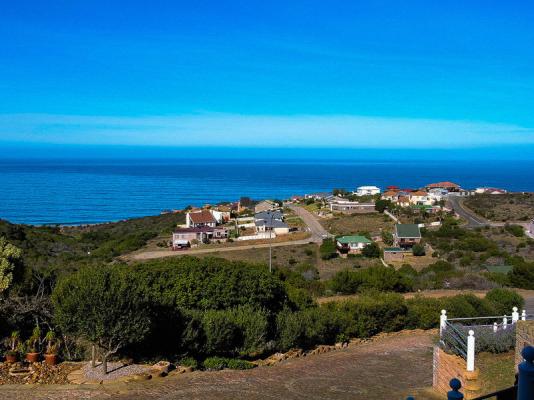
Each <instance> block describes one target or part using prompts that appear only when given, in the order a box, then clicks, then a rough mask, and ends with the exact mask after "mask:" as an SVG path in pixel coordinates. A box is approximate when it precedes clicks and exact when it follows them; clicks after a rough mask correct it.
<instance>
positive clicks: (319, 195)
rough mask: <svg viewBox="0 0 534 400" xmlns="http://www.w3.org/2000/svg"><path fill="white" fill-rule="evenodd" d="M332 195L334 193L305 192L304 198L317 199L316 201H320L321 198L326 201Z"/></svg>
mask: <svg viewBox="0 0 534 400" xmlns="http://www.w3.org/2000/svg"><path fill="white" fill-rule="evenodd" d="M331 196H332V193H328V192H319V193H310V194H305V195H304V198H305V199H313V200H316V201H320V200H325V201H326V200H327V199H328V198H330V197H331Z"/></svg>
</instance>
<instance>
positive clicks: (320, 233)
mask: <svg viewBox="0 0 534 400" xmlns="http://www.w3.org/2000/svg"><path fill="white" fill-rule="evenodd" d="M285 206H286V207H287V208H289V209H290V210H292V211H293V212H294V213H295V214H297V215H298V216H299V217H300V218H302V220H303V221H304V223H305V224H306V225H307V226H308V229H309V230H310V232H311V234H312V240H313V241H314V242H317V243H321V242H322V241H323V237H330V236H331V235H330V234H329V233H328V231H327V230H326V229H324V228H323V226H322V225H321V224H320V223H319V221H317V218H316V217H315V215H313V214H312V213H311V212H309V211H308V210H306V209H305V208H304V207H300V206H297V205H295V204H285Z"/></svg>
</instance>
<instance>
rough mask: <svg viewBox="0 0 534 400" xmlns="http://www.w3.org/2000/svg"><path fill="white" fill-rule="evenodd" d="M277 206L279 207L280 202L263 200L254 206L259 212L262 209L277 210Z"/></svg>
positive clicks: (255, 210)
mask: <svg viewBox="0 0 534 400" xmlns="http://www.w3.org/2000/svg"><path fill="white" fill-rule="evenodd" d="M277 208H279V207H278V204H276V203H275V202H274V201H271V200H263V201H260V202H259V203H258V204H256V205H255V206H254V212H255V213H259V212H262V211H270V210H276V209H277Z"/></svg>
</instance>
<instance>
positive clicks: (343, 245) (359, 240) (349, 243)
mask: <svg viewBox="0 0 534 400" xmlns="http://www.w3.org/2000/svg"><path fill="white" fill-rule="evenodd" d="M371 243H373V242H372V241H371V240H369V239H367V238H366V237H365V236H359V235H350V236H341V237H338V238H337V239H336V247H337V249H338V251H339V252H340V253H341V254H347V253H350V254H355V253H360V252H361V251H362V249H363V248H364V247H366V246H369V245H370V244H371Z"/></svg>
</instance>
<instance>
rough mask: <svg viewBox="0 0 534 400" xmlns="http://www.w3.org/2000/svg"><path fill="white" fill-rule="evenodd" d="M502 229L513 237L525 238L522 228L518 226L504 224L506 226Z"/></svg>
mask: <svg viewBox="0 0 534 400" xmlns="http://www.w3.org/2000/svg"><path fill="white" fill-rule="evenodd" d="M504 229H505V230H506V231H507V232H508V233H510V234H512V235H514V236H515V237H523V236H525V232H524V230H523V227H522V226H520V225H510V224H506V225H505V226H504Z"/></svg>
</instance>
